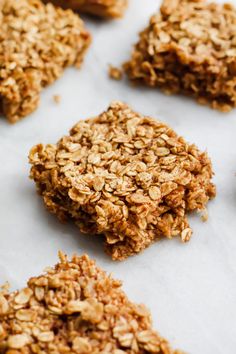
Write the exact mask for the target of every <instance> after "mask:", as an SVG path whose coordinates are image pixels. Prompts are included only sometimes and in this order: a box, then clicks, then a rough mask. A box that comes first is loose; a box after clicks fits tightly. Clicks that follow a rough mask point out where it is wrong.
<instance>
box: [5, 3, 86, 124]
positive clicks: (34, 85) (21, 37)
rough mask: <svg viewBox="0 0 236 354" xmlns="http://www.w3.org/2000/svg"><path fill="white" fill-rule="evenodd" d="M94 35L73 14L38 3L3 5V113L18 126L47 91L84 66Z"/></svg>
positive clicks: (69, 11) (50, 5)
mask: <svg viewBox="0 0 236 354" xmlns="http://www.w3.org/2000/svg"><path fill="white" fill-rule="evenodd" d="M89 43H90V35H89V33H88V32H87V31H86V30H85V28H84V24H83V22H82V20H81V19H80V18H79V16H78V15H76V14H74V13H73V12H72V11H71V10H67V11H65V10H62V9H60V8H55V7H54V6H53V5H52V4H48V5H44V4H43V3H42V2H41V1H40V0H3V1H1V2H0V62H1V64H0V111H1V112H2V113H3V114H4V115H5V116H6V117H7V118H8V119H9V121H10V122H11V123H15V122H16V121H18V120H19V119H20V118H22V117H24V116H26V115H28V114H30V113H31V112H33V111H34V110H35V109H36V108H37V106H38V104H39V98H40V92H41V91H42V89H43V87H45V86H47V85H49V84H51V83H52V82H53V81H55V80H56V79H57V78H58V77H60V76H61V74H62V73H63V70H64V68H66V67H67V66H69V65H77V66H78V67H79V66H80V64H81V62H82V59H83V57H84V54H85V51H86V49H87V47H88V45H89Z"/></svg>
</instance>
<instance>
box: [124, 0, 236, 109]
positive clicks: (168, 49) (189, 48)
mask: <svg viewBox="0 0 236 354" xmlns="http://www.w3.org/2000/svg"><path fill="white" fill-rule="evenodd" d="M235 31H236V9H235V8H234V7H233V6H232V5H230V4H224V5H222V4H216V3H208V2H206V1H205V0H190V1H189V0H165V1H164V2H163V4H162V7H161V11H160V13H157V14H156V15H154V16H153V17H152V18H151V20H150V22H149V25H148V27H147V28H146V29H145V30H144V31H143V32H141V33H140V37H139V42H138V43H137V44H136V45H135V47H134V50H133V53H132V57H131V60H130V61H129V62H127V63H125V64H124V69H125V71H126V73H127V75H128V77H129V78H130V79H131V80H132V81H133V82H141V83H145V84H147V85H148V86H152V87H160V88H161V89H162V90H163V91H164V92H166V93H179V92H181V93H184V94H187V95H189V96H192V97H194V98H196V99H197V100H198V101H199V102H200V103H203V104H209V105H211V106H212V107H213V108H216V109H219V110H221V111H225V112H226V111H229V110H230V109H232V108H233V107H235V106H236V34H235V33H236V32H235Z"/></svg>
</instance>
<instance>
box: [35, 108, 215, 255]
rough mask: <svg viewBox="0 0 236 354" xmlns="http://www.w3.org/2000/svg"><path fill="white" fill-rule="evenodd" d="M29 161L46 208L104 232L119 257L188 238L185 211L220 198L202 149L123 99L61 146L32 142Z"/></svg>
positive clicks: (87, 230)
mask: <svg viewBox="0 0 236 354" xmlns="http://www.w3.org/2000/svg"><path fill="white" fill-rule="evenodd" d="M30 163H31V164H32V165H33V166H32V168H31V178H32V179H34V180H35V182H36V185H37V188H38V191H39V192H40V193H41V194H42V196H43V199H44V202H45V204H46V206H47V208H48V209H49V210H50V211H51V212H52V213H55V214H56V215H57V216H58V217H59V219H61V220H65V219H67V218H69V219H72V220H74V221H75V223H76V224H77V225H78V226H79V228H80V230H81V231H82V232H84V233H90V234H102V235H104V236H105V247H106V250H107V252H108V253H109V254H111V256H112V258H113V259H118V260H122V259H124V258H126V257H128V256H130V255H132V254H135V253H138V252H140V251H141V250H143V249H144V248H146V247H147V246H149V245H150V244H151V243H152V242H153V241H155V240H156V239H159V238H161V237H167V238H171V237H172V236H178V235H180V236H181V238H182V240H183V241H188V240H189V239H190V237H191V234H192V230H191V228H190V227H189V224H188V221H187V217H186V213H187V212H188V211H194V210H204V208H205V206H206V204H207V202H208V200H209V199H210V198H212V197H214V196H215V187H214V185H213V184H212V183H211V178H212V174H213V173H212V166H211V162H210V160H209V158H208V156H207V154H206V153H205V152H200V151H199V150H198V149H197V147H196V146H195V145H190V144H187V143H186V142H185V140H184V139H183V138H182V137H179V136H178V135H177V134H176V133H175V132H174V131H173V130H172V129H171V128H170V127H168V126H167V125H166V124H164V123H162V122H160V121H155V120H154V119H152V118H149V117H146V116H142V115H140V114H138V113H135V112H133V111H132V110H131V109H130V108H129V107H128V106H127V105H125V104H123V103H120V102H114V103H113V104H111V106H110V107H109V108H108V110H107V111H106V112H104V113H102V114H100V115H99V116H98V117H96V118H92V119H88V120H86V121H80V122H78V124H76V125H75V126H74V127H73V128H72V130H71V131H70V135H68V136H64V137H63V138H62V139H61V140H60V141H59V142H58V143H57V144H56V145H41V144H39V145H36V146H35V147H33V148H32V150H31V152H30Z"/></svg>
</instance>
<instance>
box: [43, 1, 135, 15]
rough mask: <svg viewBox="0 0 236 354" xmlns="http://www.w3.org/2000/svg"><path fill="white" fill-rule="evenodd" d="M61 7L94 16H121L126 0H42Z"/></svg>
mask: <svg viewBox="0 0 236 354" xmlns="http://www.w3.org/2000/svg"><path fill="white" fill-rule="evenodd" d="M44 2H52V3H53V4H55V5H58V6H61V7H63V8H71V9H73V10H78V11H80V12H86V13H88V14H91V15H95V16H102V17H108V18H109V17H111V18H117V17H122V16H123V14H124V12H125V9H126V7H127V3H128V0H44Z"/></svg>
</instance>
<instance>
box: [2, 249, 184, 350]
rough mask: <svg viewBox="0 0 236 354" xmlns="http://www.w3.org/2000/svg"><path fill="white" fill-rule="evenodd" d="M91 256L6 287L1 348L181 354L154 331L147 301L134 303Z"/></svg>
mask: <svg viewBox="0 0 236 354" xmlns="http://www.w3.org/2000/svg"><path fill="white" fill-rule="evenodd" d="M121 285H122V284H121V282H120V281H118V280H114V279H112V278H111V276H109V275H107V274H106V273H105V272H104V271H103V270H101V269H100V268H98V267H97V266H96V264H95V262H94V261H92V260H90V259H89V258H88V256H86V255H84V256H82V257H78V256H74V257H73V258H72V260H71V261H68V260H67V258H66V256H65V255H63V254H62V253H61V254H60V263H58V264H57V265H56V266H55V267H54V268H49V269H48V270H47V273H45V274H43V275H41V276H38V277H34V278H31V279H30V280H29V281H28V285H27V287H25V288H24V289H22V290H21V291H15V292H13V293H8V291H7V290H6V289H5V290H2V292H1V291H0V352H1V353H6V354H20V353H22V354H23V353H29V354H30V353H47V354H62V353H76V354H99V353H100V354H102V353H103V354H106V353H107V354H108V353H111V354H144V353H153V354H154V353H158V354H180V351H174V350H172V349H171V348H170V346H169V344H168V342H167V341H166V340H165V339H163V338H162V337H160V335H159V334H158V333H157V332H156V331H154V329H153V328H152V323H151V316H150V313H149V311H148V310H147V309H146V307H145V306H144V305H137V304H134V303H132V302H131V301H129V299H128V298H127V296H126V295H125V293H124V292H123V291H122V289H121Z"/></svg>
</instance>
